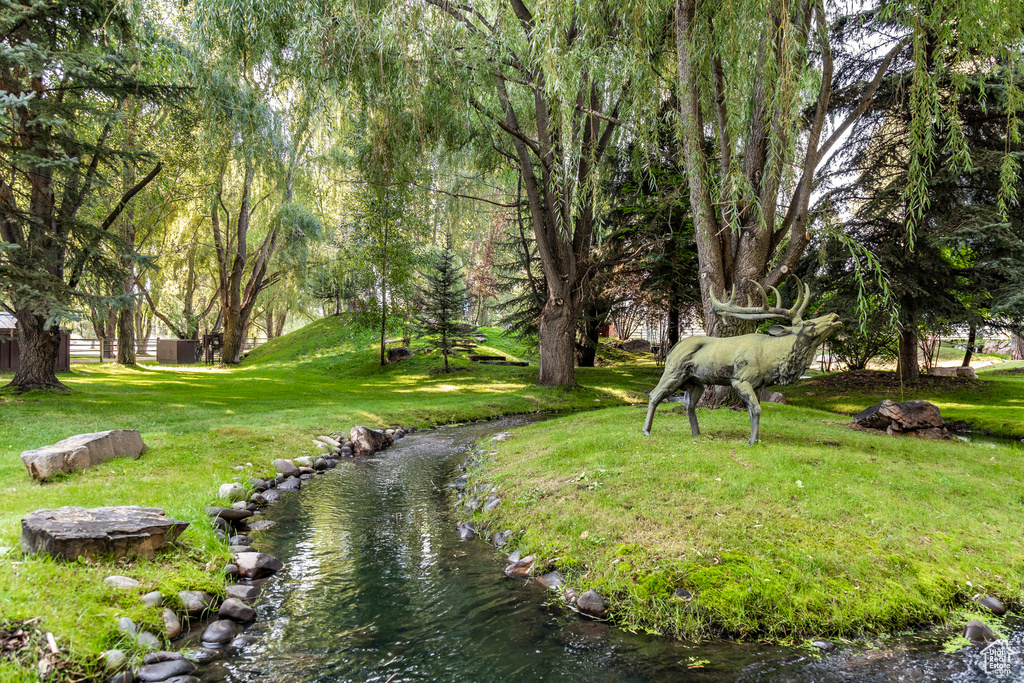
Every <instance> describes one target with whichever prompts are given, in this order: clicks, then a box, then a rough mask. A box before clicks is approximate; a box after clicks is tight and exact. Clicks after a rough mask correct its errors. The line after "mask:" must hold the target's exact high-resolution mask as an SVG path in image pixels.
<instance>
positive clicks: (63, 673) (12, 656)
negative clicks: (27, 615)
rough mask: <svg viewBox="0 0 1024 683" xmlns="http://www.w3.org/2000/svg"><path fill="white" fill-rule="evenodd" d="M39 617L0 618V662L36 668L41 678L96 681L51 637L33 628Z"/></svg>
mask: <svg viewBox="0 0 1024 683" xmlns="http://www.w3.org/2000/svg"><path fill="white" fill-rule="evenodd" d="M37 621H38V617H36V618H34V619H28V620H26V621H0V661H4V660H6V661H9V662H12V663H16V664H18V665H20V666H22V667H24V668H25V669H27V670H33V669H34V670H35V671H36V673H37V675H38V679H39V680H40V681H48V682H49V681H54V682H56V681H61V682H64V681H66V682H68V683H70V682H72V681H75V682H76V683H77V682H78V681H88V680H95V678H94V677H93V676H90V675H89V672H87V671H83V668H82V667H81V666H80V664H79V663H77V662H75V661H73V660H72V659H71V658H69V657H67V656H66V654H65V653H64V652H62V651H61V650H60V648H59V647H58V646H57V641H56V640H54V639H53V636H52V635H50V634H48V633H44V632H43V631H41V630H39V629H38V628H36V627H35V624H36V623H37Z"/></svg>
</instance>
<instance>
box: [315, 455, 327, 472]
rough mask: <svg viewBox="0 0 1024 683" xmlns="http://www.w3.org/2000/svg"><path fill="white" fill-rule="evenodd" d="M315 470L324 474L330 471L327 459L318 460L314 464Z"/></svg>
mask: <svg viewBox="0 0 1024 683" xmlns="http://www.w3.org/2000/svg"><path fill="white" fill-rule="evenodd" d="M313 469H314V470H316V471H317V472H323V471H324V470H326V469H330V465H328V464H327V458H317V459H316V462H314V463H313Z"/></svg>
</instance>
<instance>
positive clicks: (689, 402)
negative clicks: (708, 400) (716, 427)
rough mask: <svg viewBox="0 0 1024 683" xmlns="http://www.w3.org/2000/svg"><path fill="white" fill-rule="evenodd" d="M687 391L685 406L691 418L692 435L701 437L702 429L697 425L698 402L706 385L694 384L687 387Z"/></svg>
mask: <svg viewBox="0 0 1024 683" xmlns="http://www.w3.org/2000/svg"><path fill="white" fill-rule="evenodd" d="M685 391H686V393H685V394H683V405H684V406H686V415H687V417H689V418H690V433H691V434H693V435H694V436H700V427H699V426H698V425H697V401H699V400H700V395H701V394H703V393H704V385H703V384H697V383H695V382H693V383H690V384H687V385H686V389H685Z"/></svg>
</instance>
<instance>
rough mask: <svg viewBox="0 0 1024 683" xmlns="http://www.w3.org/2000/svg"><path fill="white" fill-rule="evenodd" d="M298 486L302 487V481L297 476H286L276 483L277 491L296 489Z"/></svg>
mask: <svg viewBox="0 0 1024 683" xmlns="http://www.w3.org/2000/svg"><path fill="white" fill-rule="evenodd" d="M296 472H298V470H296ZM300 488H302V482H301V481H300V480H299V478H298V477H288V478H287V479H285V480H284V481H282V482H281V483H280V484H278V485H277V490H278V491H298V490H299V489H300Z"/></svg>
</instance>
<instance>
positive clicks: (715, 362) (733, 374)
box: [644, 278, 843, 445]
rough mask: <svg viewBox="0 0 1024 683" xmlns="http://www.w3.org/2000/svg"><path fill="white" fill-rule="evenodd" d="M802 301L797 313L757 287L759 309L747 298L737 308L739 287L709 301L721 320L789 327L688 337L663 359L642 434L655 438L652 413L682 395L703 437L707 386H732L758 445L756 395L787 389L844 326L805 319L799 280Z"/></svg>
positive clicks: (806, 293)
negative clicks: (701, 403)
mask: <svg viewBox="0 0 1024 683" xmlns="http://www.w3.org/2000/svg"><path fill="white" fill-rule="evenodd" d="M796 281H797V286H798V292H799V294H798V296H797V300H796V303H795V304H794V305H793V308H790V309H783V308H780V307H779V304H780V303H781V301H782V295H780V294H779V290H777V289H775V288H774V287H772V288H771V289H772V291H773V292H774V293H775V306H769V305H768V293H767V292H765V291H764V288H763V287H761V286H760V285H757V283H754V284H755V285H757V288H758V289H759V290H760V292H761V305H760V306H754V305H751V302H750V300H749V298H748V300H747V305H746V306H737V305H736V304H735V299H736V287H735V286H734V287H733V289H732V296H730V297H729V300H728V301H726V302H721V301H719V300H718V299H716V298H715V294H714V292H711V301H712V305H713V308H714V310H715V312H716V313H718V314H719V315H721V316H722V317H727V316H732V317H734V318H742V319H744V320H767V319H771V318H786V319H788V320H789V321H791V323H792V324H791V325H789V326H786V327H783V326H781V325H776V326H774V327H772V328H771V329H769V330H768V334H766V335H765V334H744V335H741V336H738V337H723V338H719V337H688V338H686V339H684V340H682V341H681V342H679V343H678V344H676V345H675V346H674V347H673V348H672V351H670V352H669V354H668V358H667V359H666V360H665V372H664V373H662V375H661V381H660V382H658V386H657V387H655V388H654V391H652V392H651V399H650V403H649V404H648V407H647V420H646V422H644V434H645V435H647V436H650V435H651V423H652V422H654V411H655V410H656V409H657V408H658V404H659V403H661V402H662V401H663V400H665V398H667V397H668V396H671V395H672V394H674V393H676V392H677V391H679V390H680V389H682V390H683V392H684V393H683V404H684V405H685V406H686V414H687V415H688V416H689V418H690V430H691V431H692V432H693V435H694V436H699V435H700V427H698V426H697V413H696V408H697V401H698V399H700V396H701V394H702V393H703V392H704V387H705V386H707V385H709V384H714V385H719V386H731V387H732V388H733V389H734V390H735V391H736V393H737V394H739V396H740V398H741V399H743V402H744V403H746V404H747V410H749V411H750V441H749V443H750V444H751V445H753V444H754V443H756V442H757V434H758V430H759V428H760V425H761V404H760V403H759V402H758V400H757V396H758V394H759V393H760V391H761V389H762V388H763V387H768V386H773V385H777V384H789V383H790V382H793V381H795V380H797V379H799V378H800V376H801V375H802V374H803V373H804V371H805V370H806V369H807V366H809V365H810V364H811V360H812V359H813V358H814V353H815V351H817V349H818V346H820V345H821V343H822V342H824V341H825V340H826V339H828V337H829V335H831V334H832V333H833V332H835V331H836V330H838V329H839V328H840V327H842V326H843V324H842V323H841V322H839V316H838V315H836V314H835V313H829V314H828V315H823V316H821V317H820V318H814V319H812V320H803V319H802V317H803V314H804V311H806V310H807V304H808V303H810V298H811V291H810V287H809V286H807V285H805V284H804V283H802V282H800V278H796Z"/></svg>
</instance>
